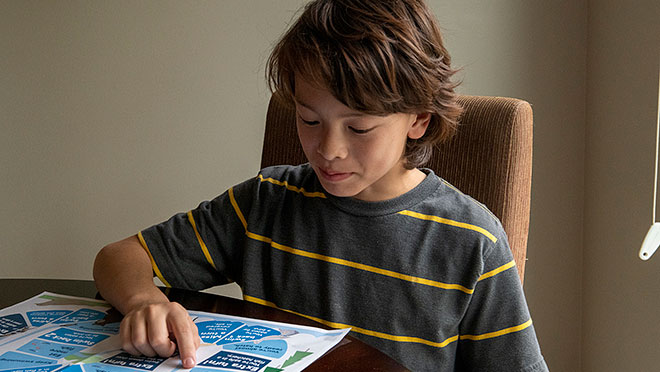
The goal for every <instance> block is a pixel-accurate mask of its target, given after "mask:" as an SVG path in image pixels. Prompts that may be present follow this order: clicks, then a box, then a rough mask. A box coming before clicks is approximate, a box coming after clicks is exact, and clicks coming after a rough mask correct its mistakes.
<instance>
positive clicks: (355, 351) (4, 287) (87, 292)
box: [0, 279, 408, 372]
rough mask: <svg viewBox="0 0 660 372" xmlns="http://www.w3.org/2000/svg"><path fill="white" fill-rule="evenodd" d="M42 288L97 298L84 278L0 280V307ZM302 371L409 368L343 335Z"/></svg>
mask: <svg viewBox="0 0 660 372" xmlns="http://www.w3.org/2000/svg"><path fill="white" fill-rule="evenodd" d="M43 291H49V292H54V293H59V294H66V295H72V296H80V297H91V298H94V297H96V298H98V297H97V291H96V287H95V286H94V282H92V281H87V280H59V279H0V308H5V307H7V306H10V305H13V304H15V303H17V302H20V301H23V300H26V299H28V298H30V297H33V296H35V295H38V294H39V293H41V292H43ZM163 292H164V293H165V294H166V295H167V297H168V298H169V299H170V300H172V301H176V302H179V303H180V304H182V305H183V306H184V307H186V308H187V309H189V310H197V311H206V312H212V313H218V314H229V315H236V316H243V317H248V318H257V319H266V320H271V321H275V322H284V323H293V324H301V325H306V326H312V327H318V328H324V329H328V327H326V326H325V325H323V324H320V323H317V322H314V321H312V320H309V319H307V318H304V317H301V316H298V315H295V314H291V313H288V312H286V311H282V310H278V309H273V308H271V307H268V306H263V305H258V304H254V303H251V302H247V301H242V300H238V299H235V298H230V297H225V296H219V295H213V294H208V293H202V292H194V291H187V290H183V289H173V288H163ZM305 371H310V372H320V371H408V370H407V369H406V368H404V367H402V366H401V365H400V364H398V363H397V362H396V361H394V360H393V359H391V358H390V357H388V356H387V355H385V354H383V353H382V352H380V351H378V350H377V349H375V348H373V347H371V346H369V345H367V344H365V343H364V342H362V341H360V340H358V339H356V338H354V337H352V336H346V337H345V338H344V340H342V341H341V342H340V343H339V344H338V345H337V346H335V347H334V348H333V349H332V350H330V351H329V352H328V353H327V354H326V355H324V356H323V357H321V358H320V359H319V360H317V361H316V362H314V363H313V364H312V365H310V366H309V367H308V368H307V369H306V370H305Z"/></svg>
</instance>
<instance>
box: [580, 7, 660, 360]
mask: <svg viewBox="0 0 660 372" xmlns="http://www.w3.org/2000/svg"><path fill="white" fill-rule="evenodd" d="M633 5H634V6H633ZM659 58H660V2H659V1H657V0H644V1H636V2H634V3H633V2H631V3H625V2H621V1H605V0H598V1H590V2H589V57H588V61H589V63H588V69H587V70H588V74H587V77H588V85H587V87H588V92H589V94H588V100H587V107H588V116H587V126H586V128H587V130H586V133H587V136H586V138H587V141H586V173H585V174H586V177H585V180H586V182H585V191H586V192H585V220H584V230H585V235H584V237H585V246H584V265H583V289H582V292H583V302H582V303H583V308H582V313H583V316H582V322H583V326H582V327H583V353H582V359H583V365H584V369H583V370H584V371H585V372H596V371H658V370H660V356H659V355H658V353H657V346H658V345H659V344H660V322H658V319H659V316H658V314H660V257H658V254H657V253H656V256H655V257H653V258H652V259H651V260H650V261H648V262H643V261H641V260H640V259H639V258H637V252H638V250H639V246H640V245H641V242H642V240H643V239H644V235H645V234H646V231H647V230H648V228H649V227H650V226H651V223H652V222H653V218H652V217H653V216H652V200H653V195H652V194H653V163H654V160H653V158H654V150H655V129H656V128H655V124H656V118H657V116H656V115H657V105H658V68H659V66H660V60H659Z"/></svg>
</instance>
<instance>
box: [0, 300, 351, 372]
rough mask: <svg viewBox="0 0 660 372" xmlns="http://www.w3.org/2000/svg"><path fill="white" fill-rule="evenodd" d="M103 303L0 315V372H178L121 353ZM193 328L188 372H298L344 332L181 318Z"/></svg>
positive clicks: (27, 304) (213, 317)
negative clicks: (193, 358)
mask: <svg viewBox="0 0 660 372" xmlns="http://www.w3.org/2000/svg"><path fill="white" fill-rule="evenodd" d="M110 309H111V307H110V305H108V304H107V303H106V302H103V301H99V300H94V299H88V298H81V297H72V296H65V295H59V294H54V293H49V292H44V293H42V294H40V295H38V296H35V297H33V298H30V299H28V300H26V301H23V302H21V303H18V304H16V305H13V306H10V307H8V308H5V309H2V310H0V372H55V371H57V372H60V371H64V372H73V371H85V372H126V371H155V372H164V371H177V370H183V368H182V366H181V362H180V360H179V358H178V357H176V356H174V357H171V358H149V357H134V356H132V355H130V354H127V353H125V352H123V351H122V350H121V348H120V345H121V344H120V341H119V323H107V322H106V321H105V320H104V319H105V317H106V315H107V312H108V311H109V310H110ZM189 314H190V316H191V317H192V318H193V320H194V322H195V324H196V325H197V327H198V329H199V335H200V338H201V339H202V344H201V346H200V347H199V349H198V350H197V361H198V362H197V366H196V367H195V368H192V369H190V371H196V372H237V371H251V372H282V371H284V372H295V371H301V370H303V369H304V368H305V367H307V366H309V365H310V364H311V363H312V362H314V361H315V360H316V359H318V358H320V357H321V356H322V355H323V354H324V353H326V352H327V351H328V350H330V349H331V348H332V347H333V346H335V345H336V344H337V343H339V341H341V340H342V338H343V337H344V336H345V335H346V334H347V333H348V331H349V329H341V330H325V329H320V328H314V327H306V326H300V325H294V324H287V323H277V322H270V321H265V320H257V319H250V318H243V317H235V316H229V315H221V314H214V313H206V312H199V311H189Z"/></svg>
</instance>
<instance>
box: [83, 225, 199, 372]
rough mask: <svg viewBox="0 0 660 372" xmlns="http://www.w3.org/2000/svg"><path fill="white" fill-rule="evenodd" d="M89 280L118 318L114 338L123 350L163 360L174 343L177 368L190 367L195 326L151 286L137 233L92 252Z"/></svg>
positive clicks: (183, 311) (195, 343)
mask: <svg viewBox="0 0 660 372" xmlns="http://www.w3.org/2000/svg"><path fill="white" fill-rule="evenodd" d="M94 280H95V282H96V287H97V289H98V290H99V292H100V293H101V296H103V298H104V299H105V300H107V301H108V302H109V303H111V304H112V305H113V306H114V307H115V308H116V309H117V310H119V311H120V312H121V313H122V314H124V319H123V320H122V323H121V327H120V334H121V341H122V347H123V349H124V350H125V351H127V352H129V353H131V354H135V355H139V354H144V355H147V356H156V355H159V356H161V357H169V356H171V355H172V354H173V353H174V350H175V348H176V346H177V345H178V347H179V354H180V356H181V361H182V364H183V367H184V368H192V367H193V366H194V365H195V354H196V350H197V348H198V347H199V343H200V340H199V336H198V333H197V327H196V326H195V324H194V323H193V322H192V320H191V319H190V316H189V315H188V312H187V311H186V309H184V308H183V307H182V306H181V305H179V304H178V303H175V302H170V301H169V300H168V299H167V297H166V296H165V295H164V294H163V293H162V292H161V291H160V290H159V289H158V288H157V287H156V285H155V284H154V282H153V271H152V268H151V261H150V259H149V256H148V255H147V252H145V250H144V249H143V248H142V245H141V244H140V241H139V240H138V237H137V235H134V236H131V237H130V238H127V239H124V240H121V241H118V242H116V243H112V244H109V245H107V246H105V247H104V248H103V249H102V250H101V251H100V252H99V253H98V255H97V256H96V260H95V261H94ZM170 335H172V336H174V339H175V340H176V345H175V344H174V342H172V340H171V338H170Z"/></svg>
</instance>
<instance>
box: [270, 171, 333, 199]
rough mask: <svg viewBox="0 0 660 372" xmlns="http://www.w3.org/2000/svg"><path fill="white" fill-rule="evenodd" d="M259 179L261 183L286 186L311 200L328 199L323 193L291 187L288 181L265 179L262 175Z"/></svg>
mask: <svg viewBox="0 0 660 372" xmlns="http://www.w3.org/2000/svg"><path fill="white" fill-rule="evenodd" d="M259 179H260V180H261V182H270V183H272V184H273V185H278V186H284V187H286V189H287V190H291V191H294V192H297V193H299V194H302V195H304V196H307V197H309V198H326V196H325V194H324V193H322V192H318V191H317V192H310V191H306V190H305V189H303V188H302V187H296V186H293V185H289V183H288V182H286V181H279V180H276V179H274V178H270V177H268V178H264V176H262V175H261V174H260V175H259Z"/></svg>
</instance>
